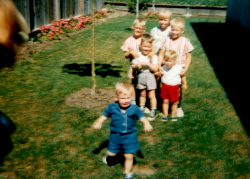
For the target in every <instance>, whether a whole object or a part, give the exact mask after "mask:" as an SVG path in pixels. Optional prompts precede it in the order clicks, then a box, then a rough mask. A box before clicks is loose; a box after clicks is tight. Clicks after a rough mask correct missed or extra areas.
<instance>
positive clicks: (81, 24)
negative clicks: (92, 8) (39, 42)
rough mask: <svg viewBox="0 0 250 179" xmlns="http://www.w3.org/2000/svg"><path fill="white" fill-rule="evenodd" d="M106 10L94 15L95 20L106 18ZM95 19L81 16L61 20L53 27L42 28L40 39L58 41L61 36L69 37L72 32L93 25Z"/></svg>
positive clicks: (56, 21) (52, 25)
mask: <svg viewBox="0 0 250 179" xmlns="http://www.w3.org/2000/svg"><path fill="white" fill-rule="evenodd" d="M106 16H107V13H106V12H105V11H104V10H101V9H100V10H98V11H97V13H96V14H95V15H94V18H95V19H94V20H96V19H100V18H103V17H106ZM92 22H93V19H92V17H90V16H86V15H81V16H79V17H70V19H68V20H66V19H60V20H54V21H52V23H51V25H45V26H41V28H40V33H39V34H38V35H37V37H38V38H46V39H48V40H57V39H59V37H60V35H66V36H68V35H69V34H68V33H70V32H72V31H75V30H78V29H81V28H85V26H86V25H89V24H92Z"/></svg>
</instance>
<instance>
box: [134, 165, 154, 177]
mask: <svg viewBox="0 0 250 179" xmlns="http://www.w3.org/2000/svg"><path fill="white" fill-rule="evenodd" d="M132 173H137V174H139V175H154V173H155V171H154V170H152V169H151V168H149V167H148V166H138V165H135V166H133V168H132Z"/></svg>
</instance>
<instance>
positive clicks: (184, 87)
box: [181, 76, 188, 91]
mask: <svg viewBox="0 0 250 179" xmlns="http://www.w3.org/2000/svg"><path fill="white" fill-rule="evenodd" d="M181 86H182V89H183V90H184V91H185V90H187V88H188V86H187V78H186V76H182V77H181Z"/></svg>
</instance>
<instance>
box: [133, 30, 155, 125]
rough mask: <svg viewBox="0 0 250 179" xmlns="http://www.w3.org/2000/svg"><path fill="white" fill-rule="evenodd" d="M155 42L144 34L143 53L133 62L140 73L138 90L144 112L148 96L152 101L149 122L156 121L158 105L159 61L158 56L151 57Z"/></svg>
mask: <svg viewBox="0 0 250 179" xmlns="http://www.w3.org/2000/svg"><path fill="white" fill-rule="evenodd" d="M153 41H154V39H153V37H152V36H151V35H150V34H147V33H145V34H143V35H142V37H141V52H140V53H139V57H138V58H135V59H134V60H133V61H132V68H133V70H137V71H138V89H139V90H140V97H139V105H140V109H141V110H142V111H144V107H145V103H146V96H148V98H149V100H150V109H151V111H150V115H149V117H148V120H149V121H152V120H154V119H155V117H156V112H155V110H156V105H157V102H156V96H155V90H156V88H157V85H156V79H155V76H154V72H157V71H158V59H157V55H153V56H152V57H151V56H149V54H150V53H151V52H152V50H153V45H152V43H153ZM147 94H148V95H147Z"/></svg>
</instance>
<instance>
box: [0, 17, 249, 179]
mask: <svg viewBox="0 0 250 179" xmlns="http://www.w3.org/2000/svg"><path fill="white" fill-rule="evenodd" d="M133 20H134V16H131V15H128V16H125V17H119V18H115V19H110V20H109V21H107V22H104V23H103V24H102V25H100V26H97V27H96V31H95V33H96V34H95V37H96V39H95V45H96V49H95V51H96V55H95V59H96V63H98V64H109V65H111V66H114V69H113V70H117V71H118V72H119V77H115V76H112V75H111V76H106V77H102V76H100V75H97V88H100V89H101V88H113V87H114V84H115V83H116V82H117V81H121V80H129V79H128V78H127V77H126V76H127V70H128V67H129V62H128V60H126V59H125V58H124V57H123V52H122V51H121V50H120V46H121V45H122V43H123V41H124V40H125V39H126V38H127V37H129V36H130V35H131V34H132V31H131V30H130V27H131V24H132V22H133ZM185 21H186V30H185V32H184V36H185V37H187V38H189V39H190V40H191V42H192V44H193V45H194V47H195V50H194V51H193V52H192V64H191V67H190V70H189V72H188V74H187V80H188V85H189V88H188V90H187V91H186V92H185V93H184V98H183V104H182V107H183V109H184V111H185V117H184V118H182V119H179V120H178V122H176V123H173V122H166V123H162V122H161V121H160V117H158V118H157V119H156V120H155V121H154V122H152V125H153V128H154V130H153V131H152V132H150V133H145V132H143V130H142V125H141V123H138V134H139V140H140V146H141V150H142V153H143V154H144V156H145V157H144V158H143V159H141V158H139V157H136V160H137V166H138V167H141V168H139V169H140V170H141V171H144V172H142V173H138V172H137V173H136V174H135V177H136V178H138V179H139V178H145V177H146V178H157V179H158V178H249V177H250V172H249V165H250V158H249V149H250V144H249V137H248V136H247V135H246V133H245V131H244V129H243V127H242V125H241V123H240V119H239V118H238V116H237V115H236V112H235V110H234V108H233V106H232V104H231V103H230V101H229V99H228V98H227V97H226V95H225V91H224V89H223V87H222V86H221V84H220V83H219V80H218V79H217V77H216V74H215V73H214V71H213V68H212V67H211V66H210V63H209V60H208V59H207V57H206V54H205V53H204V51H203V49H202V46H201V44H200V42H199V40H198V38H197V37H196V35H195V33H194V31H193V29H192V27H191V25H190V23H191V22H224V19H222V18H214V19H212V18H210V19H208V18H197V17H192V18H188V19H185ZM155 26H157V21H156V20H148V21H147V27H146V29H147V32H150V30H151V29H152V28H153V27H155ZM90 35H91V30H86V31H84V32H81V33H79V34H76V35H74V36H72V37H70V38H69V39H67V40H64V41H61V42H58V43H57V44H55V45H54V47H53V48H52V49H50V50H46V51H43V52H39V53H37V54H35V55H33V56H32V57H30V58H27V59H25V60H23V61H18V62H17V64H16V65H15V66H14V67H13V68H12V69H2V70H1V71H0V81H1V83H0V110H1V111H3V112H5V113H6V114H7V115H8V116H9V117H10V118H11V119H12V120H13V121H14V123H15V124H16V126H17V130H16V131H15V133H14V134H13V135H12V141H13V143H14V149H13V150H12V151H11V152H10V153H9V154H8V155H7V156H6V157H5V161H4V163H3V164H2V166H1V167H0V172H1V173H0V177H1V178H25V179H26V178H51V179H54V178H67V179H68V178H95V179H96V178H123V176H122V166H121V165H116V166H114V167H107V166H105V165H103V164H102V162H101V158H102V157H103V156H104V155H105V150H102V151H101V152H100V153H99V154H94V153H92V151H93V150H95V149H96V148H98V147H99V146H100V145H101V143H102V142H104V141H105V140H107V139H108V137H109V122H105V123H104V124H103V128H102V129H101V130H100V131H93V130H92V129H91V124H92V123H93V121H94V120H95V119H96V118H97V117H98V116H99V115H100V111H96V110H93V109H81V108H77V107H71V106H67V105H66V104H65V99H66V97H67V96H68V95H70V94H71V93H74V92H76V91H78V90H80V89H81V88H84V87H88V88H91V85H92V83H91V76H81V75H79V74H73V73H70V72H69V71H67V70H66V71H65V68H63V67H65V66H66V65H72V64H74V63H75V64H78V65H84V64H90V61H91V42H90V40H91V38H90ZM71 72H72V71H71ZM76 72H77V70H76ZM103 108H105V106H103ZM151 170H152V171H153V173H147V172H148V171H151Z"/></svg>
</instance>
